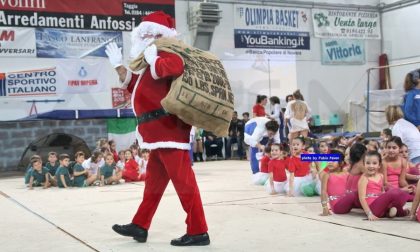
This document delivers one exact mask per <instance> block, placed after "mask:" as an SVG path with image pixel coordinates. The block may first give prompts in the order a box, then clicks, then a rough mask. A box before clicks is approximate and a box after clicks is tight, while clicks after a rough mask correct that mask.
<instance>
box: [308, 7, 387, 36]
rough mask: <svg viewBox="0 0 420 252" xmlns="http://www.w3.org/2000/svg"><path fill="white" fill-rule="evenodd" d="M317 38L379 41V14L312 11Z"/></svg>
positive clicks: (346, 11)
mask: <svg viewBox="0 0 420 252" xmlns="http://www.w3.org/2000/svg"><path fill="white" fill-rule="evenodd" d="M312 19H313V26H314V36H315V37H317V38H343V39H345V38H348V39H381V28H380V26H381V24H380V14H379V12H368V11H348V10H322V9H313V10H312Z"/></svg>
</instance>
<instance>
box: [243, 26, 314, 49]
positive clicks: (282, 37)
mask: <svg viewBox="0 0 420 252" xmlns="http://www.w3.org/2000/svg"><path fill="white" fill-rule="evenodd" d="M235 48H261V49H291V50H309V49H310V36H309V32H288V31H286V32H284V31H266V30H246V29H235Z"/></svg>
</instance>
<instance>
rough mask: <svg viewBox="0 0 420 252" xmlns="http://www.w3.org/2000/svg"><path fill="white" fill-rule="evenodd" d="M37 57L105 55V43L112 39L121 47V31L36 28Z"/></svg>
mask: <svg viewBox="0 0 420 252" xmlns="http://www.w3.org/2000/svg"><path fill="white" fill-rule="evenodd" d="M35 36H36V49H37V57H39V58H80V57H85V56H93V57H107V56H106V54H105V45H106V44H107V42H111V41H114V42H116V43H117V44H118V47H122V45H123V41H122V32H119V31H117V32H114V31H90V30H89V31H88V30H67V29H54V28H36V30H35Z"/></svg>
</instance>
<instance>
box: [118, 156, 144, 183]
mask: <svg viewBox="0 0 420 252" xmlns="http://www.w3.org/2000/svg"><path fill="white" fill-rule="evenodd" d="M122 178H123V179H124V180H125V181H126V182H135V181H140V174H139V164H138V163H137V162H136V161H135V160H134V159H133V154H132V152H131V150H130V149H128V150H126V151H125V166H124V171H123V173H122Z"/></svg>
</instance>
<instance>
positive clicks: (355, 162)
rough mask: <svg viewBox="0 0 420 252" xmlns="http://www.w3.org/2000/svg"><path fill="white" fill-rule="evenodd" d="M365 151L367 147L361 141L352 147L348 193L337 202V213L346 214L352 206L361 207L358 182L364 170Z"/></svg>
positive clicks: (335, 211)
mask: <svg viewBox="0 0 420 252" xmlns="http://www.w3.org/2000/svg"><path fill="white" fill-rule="evenodd" d="M365 152H366V147H365V146H364V145H363V144H361V143H355V144H353V146H352V147H351V148H350V154H349V161H350V167H349V169H348V172H349V175H348V177H347V181H346V194H345V196H343V197H342V198H340V201H338V202H336V203H335V205H334V209H333V211H334V213H335V214H346V213H349V212H350V211H351V209H352V208H360V203H359V199H358V196H357V184H358V182H359V178H360V176H361V174H362V173H363V170H364V167H363V155H364V154H365Z"/></svg>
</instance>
